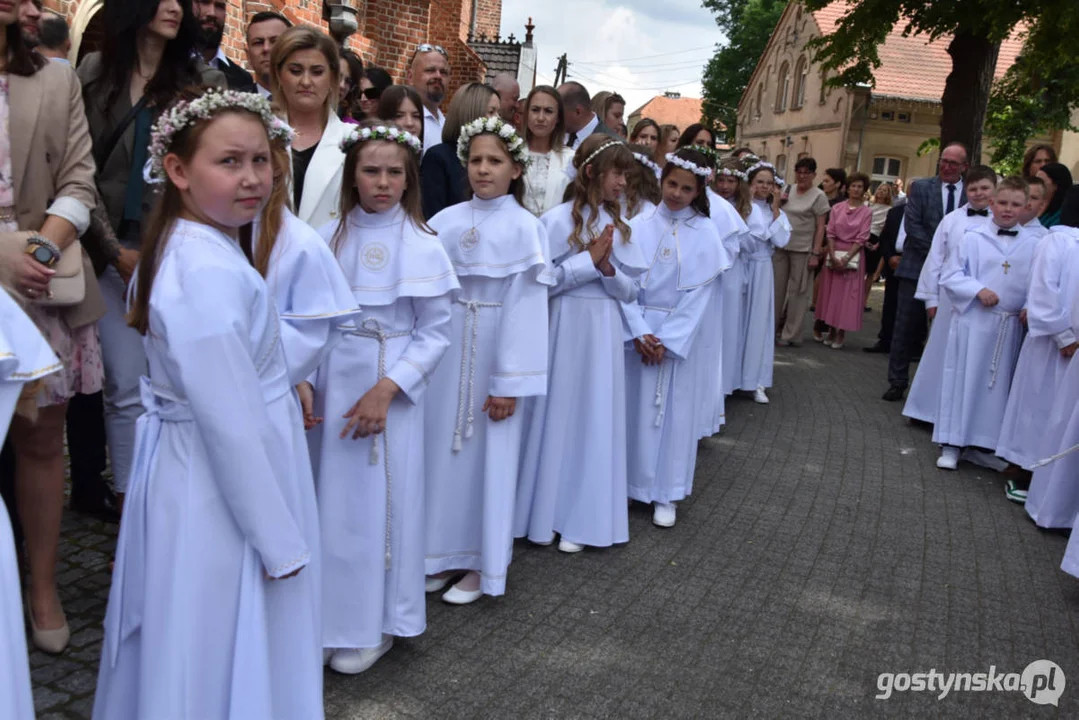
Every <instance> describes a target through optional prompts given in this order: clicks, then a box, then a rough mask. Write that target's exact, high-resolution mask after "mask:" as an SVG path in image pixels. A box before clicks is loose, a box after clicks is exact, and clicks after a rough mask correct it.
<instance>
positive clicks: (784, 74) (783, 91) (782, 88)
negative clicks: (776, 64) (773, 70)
mask: <svg viewBox="0 0 1079 720" xmlns="http://www.w3.org/2000/svg"><path fill="white" fill-rule="evenodd" d="M790 86H791V66H790V63H783V65H782V66H780V68H779V82H778V83H776V112H777V113H781V112H783V111H784V110H786V109H787V93H788V92H789V91H790Z"/></svg>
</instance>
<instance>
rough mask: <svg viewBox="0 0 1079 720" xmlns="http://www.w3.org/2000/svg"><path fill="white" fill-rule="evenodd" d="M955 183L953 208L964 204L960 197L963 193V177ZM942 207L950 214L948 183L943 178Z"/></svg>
mask: <svg viewBox="0 0 1079 720" xmlns="http://www.w3.org/2000/svg"><path fill="white" fill-rule="evenodd" d="M952 185H955V207H953V208H952V210H956V209H958V208H959V206H960V205H961V204H962V202H961V200H960V197H961V196H962V194H963V178H959V180H958V181H956V182H954V183H952ZM940 207H941V208H942V209H943V210H944V214H945V215H947V214H948V183H946V182H944V181H943V180H941V181H940Z"/></svg>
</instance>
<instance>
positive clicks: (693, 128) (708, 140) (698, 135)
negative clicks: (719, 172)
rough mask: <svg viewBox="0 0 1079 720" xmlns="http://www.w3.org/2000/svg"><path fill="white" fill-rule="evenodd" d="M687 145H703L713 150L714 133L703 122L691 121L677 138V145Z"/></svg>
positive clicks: (714, 143) (714, 144) (681, 146)
mask: <svg viewBox="0 0 1079 720" xmlns="http://www.w3.org/2000/svg"><path fill="white" fill-rule="evenodd" d="M687 145H703V146H704V147H706V148H708V149H709V150H715V149H716V136H715V133H713V132H712V129H711V128H709V127H708V126H707V125H705V124H703V123H693V124H692V125H690V126H689V127H687V128H686V129H685V132H683V133H682V136H681V137H679V138H678V147H680V148H683V147H686V146H687Z"/></svg>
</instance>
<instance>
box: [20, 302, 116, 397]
mask: <svg viewBox="0 0 1079 720" xmlns="http://www.w3.org/2000/svg"><path fill="white" fill-rule="evenodd" d="M25 309H26V314H27V315H29V316H30V318H31V319H32V320H33V321H34V324H35V325H37V329H38V330H40V331H41V334H42V335H44V336H45V339H46V340H47V341H48V342H49V347H51V348H52V351H53V352H54V353H56V356H57V357H58V358H60V362H61V363H63V365H64V369H63V370H61V371H60V372H56V373H53V374H52V375H47V376H46V377H44V378H43V380H44V386H43V388H42V390H41V393H40V394H39V395H38V398H37V406H38V407H48V406H50V405H59V404H61V403H65V402H67V401H68V400H70V399H71V397H72V396H73V395H75V393H82V394H86V395H89V394H91V393H96V392H97V391H98V390H100V389H101V386H102V383H103V382H104V378H105V369H104V365H103V364H102V362H101V343H100V342H99V341H98V337H97V323H90V324H89V325H83V326H82V327H79V328H75V329H74V330H72V329H71V328H69V327H68V326H67V323H66V322H65V321H64V318H63V315H62V312H63V309H62V308H54V307H43V306H41V305H34V304H33V303H27V304H26V306H25Z"/></svg>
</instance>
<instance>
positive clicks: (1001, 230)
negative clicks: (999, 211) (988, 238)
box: [997, 228, 1019, 237]
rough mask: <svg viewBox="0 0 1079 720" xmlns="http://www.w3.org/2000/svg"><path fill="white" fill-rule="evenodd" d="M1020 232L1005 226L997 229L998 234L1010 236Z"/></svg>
mask: <svg viewBox="0 0 1079 720" xmlns="http://www.w3.org/2000/svg"><path fill="white" fill-rule="evenodd" d="M1018 234H1019V231H1018V230H1005V229H1004V228H1000V229H999V230H997V235H1008V236H1010V237H1015V236H1016V235H1018Z"/></svg>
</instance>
